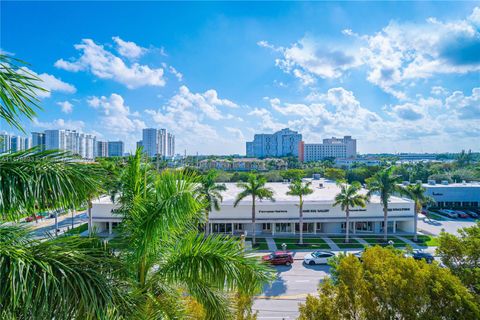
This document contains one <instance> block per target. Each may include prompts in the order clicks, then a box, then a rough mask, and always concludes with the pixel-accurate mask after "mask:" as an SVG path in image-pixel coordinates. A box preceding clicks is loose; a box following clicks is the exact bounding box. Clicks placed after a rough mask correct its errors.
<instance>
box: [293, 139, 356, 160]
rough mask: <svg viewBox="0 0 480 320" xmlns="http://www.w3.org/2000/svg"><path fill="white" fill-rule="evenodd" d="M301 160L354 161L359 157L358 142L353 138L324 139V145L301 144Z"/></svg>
mask: <svg viewBox="0 0 480 320" xmlns="http://www.w3.org/2000/svg"><path fill="white" fill-rule="evenodd" d="M300 149H301V150H302V152H300V153H299V157H298V158H299V160H300V161H305V162H311V161H319V160H323V159H326V158H336V159H353V158H355V157H356V156H357V140H356V139H352V137H351V136H345V137H343V138H335V137H333V138H330V139H323V143H303V142H302V143H301V148H300Z"/></svg>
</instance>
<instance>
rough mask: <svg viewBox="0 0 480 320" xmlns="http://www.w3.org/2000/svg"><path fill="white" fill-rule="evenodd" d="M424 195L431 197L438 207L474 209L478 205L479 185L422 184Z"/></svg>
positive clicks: (473, 183)
mask: <svg viewBox="0 0 480 320" xmlns="http://www.w3.org/2000/svg"><path fill="white" fill-rule="evenodd" d="M423 187H424V188H425V189H426V191H425V194H426V195H428V196H430V197H432V198H433V199H434V200H435V203H436V205H437V206H438V207H441V208H454V207H475V208H478V207H479V205H480V183H479V182H469V183H467V182H463V183H448V181H444V182H442V183H436V182H435V181H434V180H431V181H429V182H428V183H424V184H423Z"/></svg>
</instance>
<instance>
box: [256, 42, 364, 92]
mask: <svg viewBox="0 0 480 320" xmlns="http://www.w3.org/2000/svg"><path fill="white" fill-rule="evenodd" d="M257 44H258V45H259V46H261V47H264V48H268V49H271V50H273V51H274V52H277V53H281V55H282V57H281V58H278V59H276V60H275V64H276V65H277V66H278V67H279V68H280V69H281V70H283V71H284V72H286V73H290V74H293V75H294V76H295V77H296V78H298V79H300V81H301V82H302V83H303V84H304V85H312V84H314V83H315V77H320V78H323V79H331V78H339V77H340V76H341V75H342V74H343V73H344V72H345V71H346V70H348V69H350V68H353V67H355V66H357V65H359V61H357V59H356V58H355V56H353V55H352V54H350V53H348V52H347V51H346V50H344V49H337V48H328V47H325V45H324V44H321V43H319V41H316V40H314V39H312V38H308V37H304V38H302V39H300V40H299V41H298V42H296V43H294V44H292V45H291V46H290V47H287V48H284V47H275V46H273V45H271V44H270V43H268V42H267V41H259V42H257Z"/></svg>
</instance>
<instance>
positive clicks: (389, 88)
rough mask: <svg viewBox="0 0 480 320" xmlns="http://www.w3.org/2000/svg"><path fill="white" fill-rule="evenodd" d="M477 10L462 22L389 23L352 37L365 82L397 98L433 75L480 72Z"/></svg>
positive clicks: (403, 95)
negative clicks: (364, 69)
mask: <svg viewBox="0 0 480 320" xmlns="http://www.w3.org/2000/svg"><path fill="white" fill-rule="evenodd" d="M478 11H479V8H475V9H474V11H473V13H472V15H471V16H470V17H468V18H467V19H464V20H457V21H449V22H442V21H439V20H437V19H435V18H430V19H427V21H425V22H424V23H399V22H394V21H392V22H390V23H389V24H388V25H387V26H386V27H384V28H383V29H382V30H381V31H379V32H377V33H375V34H373V35H363V36H359V35H356V34H353V33H351V35H352V36H354V37H357V38H358V39H360V40H362V41H364V42H365V43H366V46H363V47H362V48H361V50H360V57H361V59H362V60H363V61H364V63H365V64H366V65H367V66H368V77H367V79H368V80H369V81H370V82H372V83H373V84H375V85H378V86H379V87H381V88H382V89H383V90H384V91H385V92H387V93H390V94H392V95H394V96H396V97H397V98H400V99H405V98H406V95H405V93H404V92H403V91H402V90H403V87H404V86H406V85H410V84H412V83H414V82H415V81H417V80H418V79H428V78H431V77H433V76H434V75H437V74H465V73H468V72H478V71H480V55H479V54H478V50H480V30H479V28H478V27H477V26H475V23H476V21H477V20H476V19H477V16H478Z"/></svg>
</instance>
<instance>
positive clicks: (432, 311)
mask: <svg viewBox="0 0 480 320" xmlns="http://www.w3.org/2000/svg"><path fill="white" fill-rule="evenodd" d="M334 269H335V278H334V279H326V280H325V281H323V282H322V283H321V284H320V286H319V290H318V296H313V295H309V296H308V297H307V301H306V303H304V304H302V305H301V306H300V317H299V319H300V320H307V319H308V320H343V319H344V320H350V319H358V320H363V319H365V320H366V319H379V320H382V319H385V320H389V319H479V317H480V307H479V305H478V301H476V300H475V297H474V296H473V295H472V294H471V293H470V292H469V291H468V290H467V288H465V287H464V286H463V285H462V283H461V282H460V280H459V279H458V278H457V277H455V276H454V275H453V274H452V273H451V272H450V270H448V269H445V268H440V267H439V266H438V265H437V264H427V263H425V262H423V261H416V260H414V259H413V258H404V257H403V255H402V253H401V252H398V251H396V250H394V249H387V248H381V247H378V246H376V247H373V248H369V249H367V250H366V251H365V252H364V253H363V255H362V260H361V261H360V260H359V259H358V258H357V257H355V256H353V255H348V256H344V257H343V258H340V259H338V262H337V263H336V264H335V265H334Z"/></svg>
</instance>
